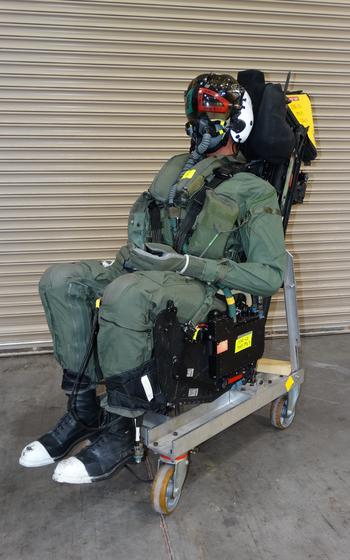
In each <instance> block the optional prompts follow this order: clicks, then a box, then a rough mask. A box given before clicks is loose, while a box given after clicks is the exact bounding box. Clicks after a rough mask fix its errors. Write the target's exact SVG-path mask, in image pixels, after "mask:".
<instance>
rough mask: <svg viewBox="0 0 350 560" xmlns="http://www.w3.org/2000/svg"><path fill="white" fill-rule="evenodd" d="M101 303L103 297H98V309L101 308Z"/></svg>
mask: <svg viewBox="0 0 350 560" xmlns="http://www.w3.org/2000/svg"><path fill="white" fill-rule="evenodd" d="M101 303H102V300H101V298H98V299H97V300H96V309H100V307H101Z"/></svg>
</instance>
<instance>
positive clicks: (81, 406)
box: [19, 371, 102, 467]
mask: <svg viewBox="0 0 350 560" xmlns="http://www.w3.org/2000/svg"><path fill="white" fill-rule="evenodd" d="M68 374H69V375H68ZM68 374H67V371H65V372H64V376H63V381H62V388H63V389H64V390H65V391H66V392H67V394H68V395H69V392H71V391H72V389H73V381H72V379H70V378H69V377H71V378H72V376H73V374H72V373H71V372H68ZM89 385H90V381H89V380H86V379H85V380H83V382H82V384H81V386H80V390H79V392H78V393H77V395H76V398H75V399H74V407H73V410H74V413H73V412H72V410H71V406H70V401H68V408H67V412H66V413H65V414H64V415H63V416H62V418H61V419H60V420H59V421H58V422H57V424H56V425H55V427H54V428H53V429H52V430H50V431H49V432H47V433H46V434H44V435H42V436H41V437H40V438H39V439H38V440H36V441H33V442H32V443H29V444H28V445H27V446H26V447H25V448H24V449H23V451H22V454H21V457H20V459H19V463H20V465H23V466H24V467H41V466H43V465H49V464H51V463H54V462H55V461H58V460H59V459H62V458H63V457H64V456H65V455H67V453H69V451H70V450H71V449H72V448H73V447H74V445H76V444H77V443H79V442H80V441H82V440H84V439H87V438H89V437H91V435H93V434H94V432H95V433H96V431H97V430H98V429H99V423H100V417H101V413H102V409H101V408H100V405H99V401H98V399H97V397H96V390H95V388H89ZM84 425H85V426H88V427H89V429H88V428H87V427H85V426H84Z"/></svg>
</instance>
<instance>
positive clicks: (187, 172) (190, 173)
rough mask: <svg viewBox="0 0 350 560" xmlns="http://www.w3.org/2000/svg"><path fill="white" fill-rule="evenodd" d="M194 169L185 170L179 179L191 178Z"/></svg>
mask: <svg viewBox="0 0 350 560" xmlns="http://www.w3.org/2000/svg"><path fill="white" fill-rule="evenodd" d="M195 172H196V170H195V169H189V170H188V171H186V172H185V173H184V174H183V175H182V177H181V179H192V177H193V175H194V174H195Z"/></svg>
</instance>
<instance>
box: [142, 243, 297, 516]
mask: <svg viewBox="0 0 350 560" xmlns="http://www.w3.org/2000/svg"><path fill="white" fill-rule="evenodd" d="M284 301H285V310H286V318H287V327H288V339H289V352H290V361H281V360H273V359H268V358H262V359H260V360H259V361H258V364H257V371H258V374H257V377H256V383H255V384H254V385H253V386H248V385H245V386H239V387H236V388H235V387H233V388H232V389H230V390H228V391H227V392H226V393H224V394H223V395H221V396H220V397H218V398H217V399H216V400H214V401H212V402H210V403H203V404H200V405H197V406H194V407H193V408H191V409H190V410H188V411H187V412H184V413H182V414H180V415H178V416H174V417H172V418H169V417H168V416H163V415H160V414H155V413H147V414H146V415H145V416H144V419H143V424H142V427H141V438H142V441H143V443H144V444H145V445H146V446H147V448H148V449H150V450H151V451H153V452H154V453H155V454H157V455H158V470H157V473H156V475H155V477H154V481H153V485H152V491H151V502H152V505H153V508H154V510H155V511H156V512H158V513H161V514H169V513H171V512H173V511H174V510H175V508H176V506H177V504H178V502H179V500H180V497H181V493H182V489H183V486H184V482H185V479H186V475H187V471H188V468H189V454H190V452H191V450H192V449H194V448H196V447H197V446H198V445H200V444H201V443H203V442H204V441H206V440H208V439H209V438H211V437H213V436H215V435H216V434H218V433H220V432H222V431H223V430H225V429H226V428H228V427H229V426H232V425H233V424H236V423H237V422H239V420H242V418H245V417H246V416H249V415H250V414H252V413H253V412H255V411H256V410H259V409H260V408H262V407H263V406H266V405H268V404H271V410H270V418H271V423H272V425H273V426H274V427H275V428H278V429H280V430H284V429H286V428H288V427H289V426H290V425H291V424H292V422H293V420H294V417H295V407H296V403H297V400H298V397H299V393H300V386H301V384H302V382H303V380H304V370H303V369H302V368H301V367H300V347H301V343H300V332H299V323H298V315H297V302H296V289H295V276H294V266H293V257H292V255H291V254H290V253H288V264H287V269H286V273H285V278H284Z"/></svg>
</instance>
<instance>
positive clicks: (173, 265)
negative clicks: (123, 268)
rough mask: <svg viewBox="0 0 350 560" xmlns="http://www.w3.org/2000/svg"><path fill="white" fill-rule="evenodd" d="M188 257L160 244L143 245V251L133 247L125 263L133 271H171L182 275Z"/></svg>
mask: <svg viewBox="0 0 350 560" xmlns="http://www.w3.org/2000/svg"><path fill="white" fill-rule="evenodd" d="M187 260H188V257H186V255H180V254H179V253H177V252H176V251H175V249H173V248H172V247H170V246H169V245H164V244H162V243H145V249H140V248H139V247H134V248H133V249H132V250H131V252H130V258H129V260H128V261H127V265H128V268H133V269H135V270H160V271H165V270H173V271H176V272H180V273H182V269H183V268H184V267H185V266H186V263H187Z"/></svg>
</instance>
